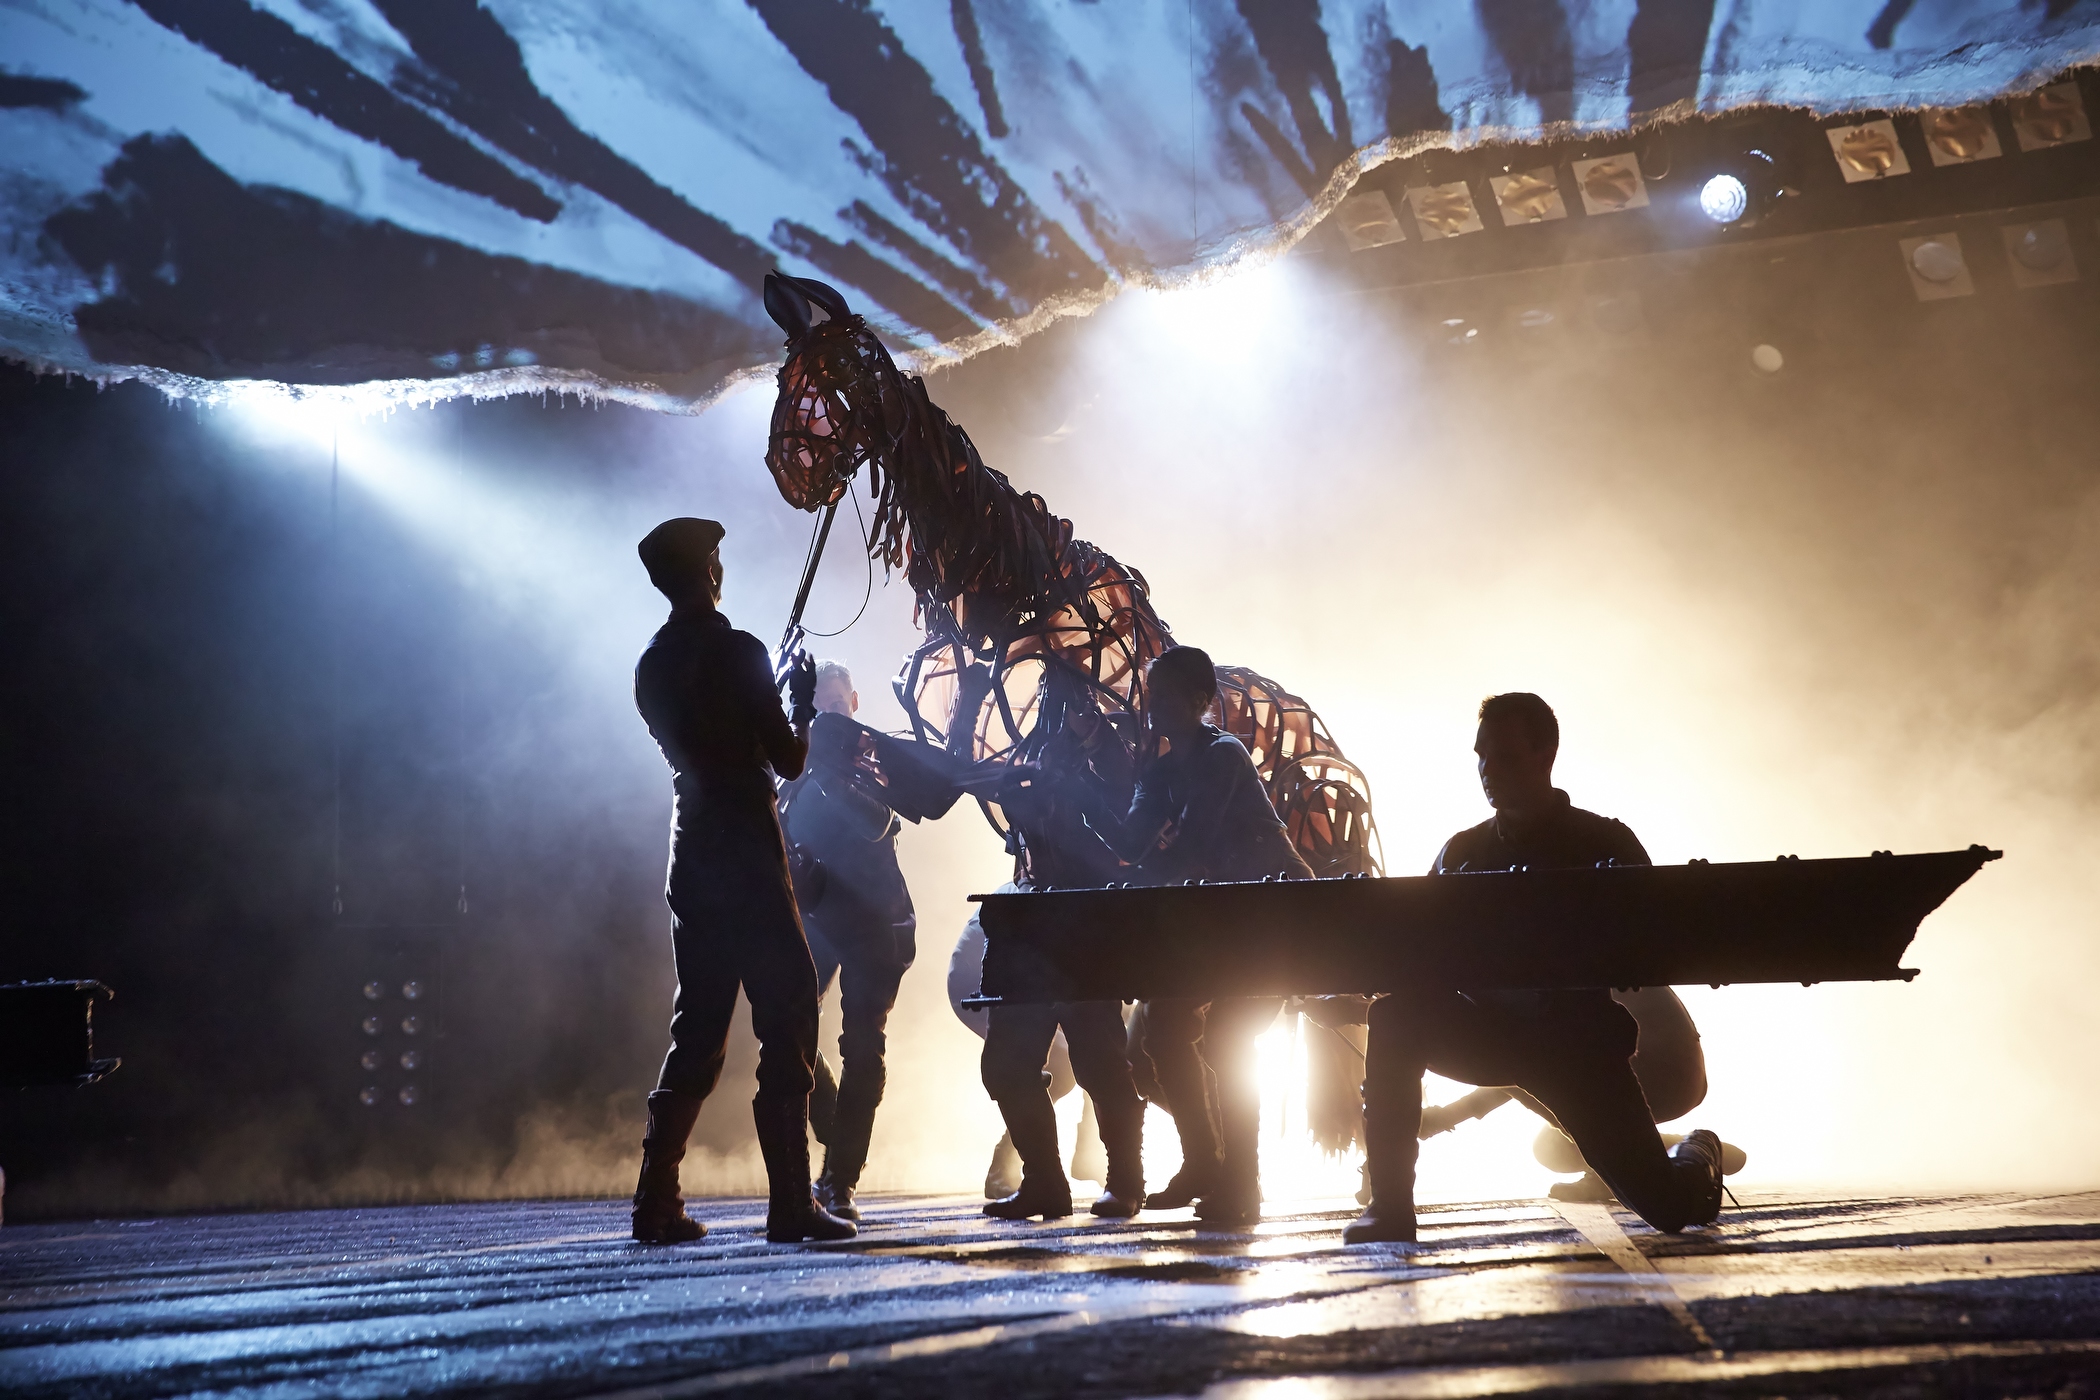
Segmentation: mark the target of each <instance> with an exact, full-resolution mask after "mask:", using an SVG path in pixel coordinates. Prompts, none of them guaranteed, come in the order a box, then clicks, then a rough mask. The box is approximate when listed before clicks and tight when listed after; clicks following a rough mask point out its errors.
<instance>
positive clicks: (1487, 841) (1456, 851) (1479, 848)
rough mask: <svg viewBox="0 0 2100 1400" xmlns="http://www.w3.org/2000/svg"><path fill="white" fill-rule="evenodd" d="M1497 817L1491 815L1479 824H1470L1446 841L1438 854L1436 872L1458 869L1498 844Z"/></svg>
mask: <svg viewBox="0 0 2100 1400" xmlns="http://www.w3.org/2000/svg"><path fill="white" fill-rule="evenodd" d="M1496 841H1497V838H1496V835H1495V819H1494V818H1493V817H1489V818H1488V819H1487V820H1486V821H1484V822H1481V823H1480V824H1479V825H1477V826H1469V827H1467V828H1466V829H1465V830H1464V831H1461V832H1458V833H1456V834H1455V835H1453V836H1452V838H1451V839H1450V840H1449V841H1446V842H1445V843H1444V848H1443V849H1442V850H1440V851H1438V852H1437V854H1436V865H1435V867H1434V871H1435V872H1443V871H1450V870H1456V869H1458V868H1459V867H1460V866H1462V865H1466V864H1469V863H1472V862H1474V861H1476V860H1477V859H1478V858H1479V857H1481V856H1482V855H1484V854H1486V853H1487V851H1488V850H1489V849H1490V848H1491V847H1493V846H1494V845H1495V844H1496Z"/></svg>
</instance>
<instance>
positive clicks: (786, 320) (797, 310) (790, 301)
mask: <svg viewBox="0 0 2100 1400" xmlns="http://www.w3.org/2000/svg"><path fill="white" fill-rule="evenodd" d="M798 280H799V279H797V278H793V277H785V276H782V275H781V274H780V273H778V272H769V273H767V274H766V314H767V315H768V316H771V317H772V318H773V323H774V324H775V325H777V326H779V327H780V328H781V329H782V330H784V331H786V332H787V333H788V339H790V340H793V339H795V338H796V337H797V336H800V335H803V334H804V333H806V332H807V331H808V330H809V297H808V296H807V295H806V294H805V293H804V292H803V290H802V289H801V288H800V287H799V286H797V285H796V282H797V281H798ZM826 290H829V289H828V288H827V289H826ZM832 295H834V296H836V295H837V293H836V292H834V293H832Z"/></svg>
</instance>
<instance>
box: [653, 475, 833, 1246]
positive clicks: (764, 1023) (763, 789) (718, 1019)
mask: <svg viewBox="0 0 2100 1400" xmlns="http://www.w3.org/2000/svg"><path fill="white" fill-rule="evenodd" d="M721 543H722V527H721V526H720V525H717V524H716V523H715V522H714V521H712V520H695V519H692V518H690V517H687V518H681V519H678V520H666V521H665V522H664V523H663V524H661V525H659V526H657V527H656V528H655V529H654V530H651V531H650V532H649V534H648V536H647V537H646V538H645V539H643V541H642V543H641V546H640V554H641V557H642V565H643V567H644V568H646V569H648V571H649V581H650V582H651V583H653V584H655V585H656V587H657V588H658V589H659V590H661V591H662V593H663V595H664V596H665V597H666V598H669V599H670V600H671V616H670V619H669V621H667V622H665V623H664V625H663V626H662V627H661V628H659V629H657V633H656V635H655V636H654V637H652V638H651V639H650V641H649V645H648V647H647V648H645V649H644V650H643V652H642V657H641V660H640V661H639V662H638V663H636V666H635V671H634V700H635V706H636V708H637V709H639V710H640V711H641V712H642V718H643V719H644V720H646V721H647V722H648V725H649V733H650V735H651V736H652V737H653V738H655V740H656V742H657V745H658V747H660V748H661V749H662V750H663V754H664V759H665V761H666V762H668V763H669V764H670V765H671V775H672V788H673V791H674V792H675V794H676V798H675V801H674V804H673V808H672V819H671V868H670V874H669V877H668V879H667V881H666V885H665V894H666V896H667V898H668V899H669V901H670V904H671V955H672V957H673V959H674V960H675V961H676V964H677V968H678V998H677V1001H676V1003H675V1004H674V1006H673V1009H672V1013H671V1051H670V1053H669V1054H668V1055H666V1056H665V1057H664V1066H663V1073H662V1075H661V1076H660V1077H659V1079H658V1081H657V1088H656V1092H655V1093H653V1094H651V1095H649V1128H648V1133H647V1136H645V1137H644V1138H643V1139H642V1172H641V1179H640V1181H639V1182H637V1183H636V1185H635V1190H634V1237H635V1238H636V1239H638V1240H643V1241H646V1242H648V1243H652V1244H674V1243H679V1242H682V1241H686V1240H696V1239H699V1238H700V1237H701V1236H702V1235H704V1234H705V1233H706V1229H705V1227H704V1226H702V1225H701V1224H700V1222H699V1221H697V1220H694V1219H692V1218H691V1217H689V1216H687V1215H686V1213H685V1202H684V1200H683V1199H682V1198H681V1197H680V1195H679V1187H678V1164H679V1163H680V1162H681V1161H682V1160H684V1157H685V1147H686V1140H687V1139H688V1138H689V1137H690V1136H691V1135H692V1131H693V1123H694V1121H695V1120H696V1119H698V1118H699V1116H700V1105H701V1102H702V1101H703V1100H705V1099H706V1098H707V1096H708V1094H709V1093H710V1092H712V1091H713V1089H714V1087H715V1084H716V1083H717V1082H718V1081H719V1080H720V1079H721V1077H722V1060H723V1056H724V1052H725V1050H726V1048H727V1046H728V1041H729V1019H730V1016H731V1014H732V1013H733V1012H734V1011H735V1009H736V995H737V989H738V988H739V987H742V988H743V991H744V994H745V996H747V997H748V998H749V999H750V1002H751V1027H752V1029H753V1030H754V1031H755V1032H757V1034H758V1042H759V1054H758V1093H757V1095H756V1096H755V1097H754V1098H753V1099H752V1100H751V1116H752V1118H753V1120H754V1121H755V1123H756V1125H757V1128H758V1145H759V1150H760V1151H761V1152H762V1153H763V1154H764V1156H765V1162H766V1177H767V1180H768V1182H769V1185H770V1187H771V1197H772V1199H771V1203H770V1205H769V1207H768V1209H767V1212H766V1238H767V1239H769V1240H772V1241H774V1242H776V1243H791V1242H794V1241H797V1240H838V1239H848V1238H851V1237H852V1235H853V1234H854V1233H855V1230H854V1226H853V1224H852V1222H850V1221H846V1220H840V1219H838V1218H837V1217H835V1216H833V1215H830V1214H829V1213H827V1212H825V1211H823V1210H822V1209H820V1208H819V1207H818V1206H817V1204H816V1202H815V1200H814V1199H813V1198H812V1196H811V1195H810V1182H809V1135H808V1134H809V1126H808V1125H809V1091H810V1084H811V1075H810V1062H811V1060H812V1059H813V1058H814V1056H815V1055H816V1049H817V976H816V970H815V968H814V967H813V966H812V964H811V962H810V956H809V944H808V942H807V941H806V940H805V939H804V937H803V934H802V920H801V917H800V915H798V914H797V913H796V910H795V896H794V892H793V889H792V886H791V885H790V883H789V878H788V865H787V851H786V847H785V845H784V844H783V842H782V840H781V835H780V820H779V817H778V815H777V814H776V813H775V811H774V806H773V799H774V789H773V779H772V773H778V774H780V775H781V776H783V777H788V778H792V777H794V776H795V775H796V774H798V773H800V772H801V771H802V763H803V759H804V757H805V756H806V755H807V753H808V751H809V722H810V720H811V718H812V717H813V716H814V714H815V709H814V706H813V705H812V703H811V697H812V695H813V694H814V692H815V689H816V672H815V667H814V666H813V665H812V664H811V663H810V661H809V658H807V657H806V656H805V657H803V658H801V660H800V661H799V662H798V664H797V665H796V667H795V670H794V674H793V679H792V681H791V683H790V694H791V698H792V700H793V705H794V717H793V722H792V725H791V724H790V721H789V719H788V717H787V716H785V715H783V714H782V713H781V711H780V697H779V694H778V692H777V691H776V690H775V689H774V683H773V674H772V667H771V662H770V658H769V657H768V655H767V653H766V648H765V645H764V644H763V643H762V642H760V641H759V640H758V639H757V638H756V637H753V636H752V635H751V634H750V633H748V632H739V631H737V630H736V629H735V628H733V627H731V626H730V625H729V619H727V618H725V617H723V616H722V614H721V613H720V612H719V611H718V610H717V609H718V606H719V604H720V603H721V601H722V559H721V554H720V552H719V548H720V545H721ZM769 766H770V768H771V772H770V773H769V772H768V767H769Z"/></svg>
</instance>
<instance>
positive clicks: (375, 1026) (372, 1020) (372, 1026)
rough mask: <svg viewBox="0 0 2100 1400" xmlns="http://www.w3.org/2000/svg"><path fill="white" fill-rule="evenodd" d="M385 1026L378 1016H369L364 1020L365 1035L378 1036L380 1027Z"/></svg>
mask: <svg viewBox="0 0 2100 1400" xmlns="http://www.w3.org/2000/svg"><path fill="white" fill-rule="evenodd" d="M385 1024H386V1023H385V1022H384V1021H382V1020H380V1019H379V1018H378V1017H377V1016H367V1017H365V1020H364V1027H365V1034H366V1035H378V1034H379V1030H380V1027H382V1026H384V1025H385Z"/></svg>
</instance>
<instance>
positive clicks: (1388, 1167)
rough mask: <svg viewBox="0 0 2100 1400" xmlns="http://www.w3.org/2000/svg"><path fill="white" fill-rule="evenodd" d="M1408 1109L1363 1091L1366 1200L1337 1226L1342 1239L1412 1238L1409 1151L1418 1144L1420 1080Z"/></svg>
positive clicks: (1413, 1154) (1412, 1190)
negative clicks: (1341, 1226) (1349, 1220)
mask: <svg viewBox="0 0 2100 1400" xmlns="http://www.w3.org/2000/svg"><path fill="white" fill-rule="evenodd" d="M1414 1092H1415V1108H1416V1111H1415V1112H1414V1113H1412V1114H1409V1113H1406V1112H1405V1111H1404V1106H1396V1105H1390V1104H1385V1103H1379V1102H1375V1101H1374V1100H1373V1099H1372V1097H1371V1096H1370V1095H1368V1094H1366V1095H1365V1096H1364V1167H1365V1176H1366V1177H1367V1178H1368V1179H1369V1183H1370V1187H1371V1203H1370V1204H1369V1205H1368V1206H1365V1207H1364V1213H1363V1214H1362V1215H1360V1216H1358V1217H1357V1218H1356V1219H1355V1221H1354V1222H1352V1223H1351V1224H1349V1225H1348V1226H1346V1227H1344V1229H1343V1230H1342V1243H1343V1244H1373V1243H1381V1242H1383V1243H1399V1244H1412V1243H1414V1242H1415V1157H1416V1154H1417V1153H1418V1152H1419V1151H1420V1147H1421V1144H1420V1143H1419V1142H1417V1141H1416V1138H1415V1133H1416V1131H1417V1129H1418V1127H1419V1125H1420V1123H1421V1118H1422V1115H1421V1111H1420V1110H1421V1102H1422V1100H1421V1094H1422V1089H1421V1084H1420V1081H1417V1082H1416V1085H1415V1090H1414Z"/></svg>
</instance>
